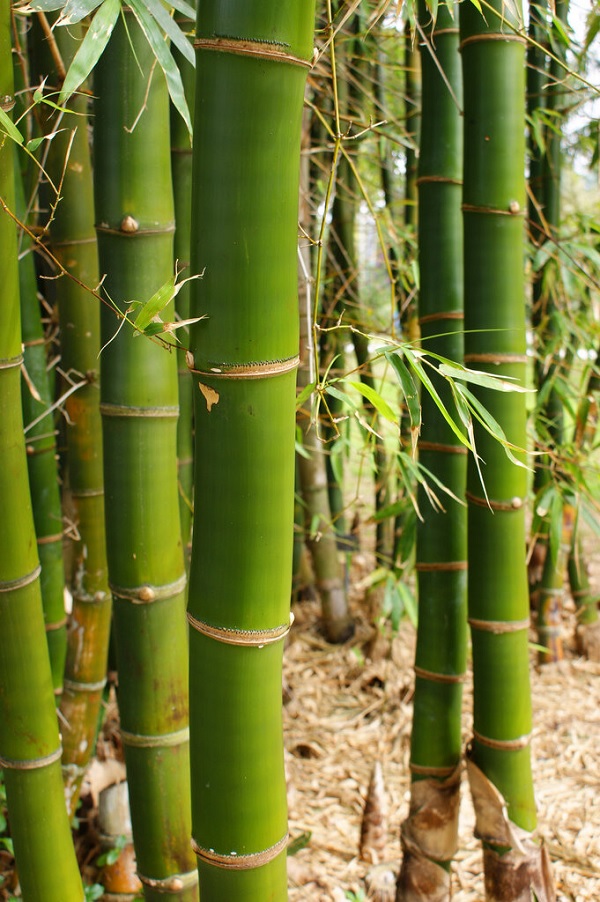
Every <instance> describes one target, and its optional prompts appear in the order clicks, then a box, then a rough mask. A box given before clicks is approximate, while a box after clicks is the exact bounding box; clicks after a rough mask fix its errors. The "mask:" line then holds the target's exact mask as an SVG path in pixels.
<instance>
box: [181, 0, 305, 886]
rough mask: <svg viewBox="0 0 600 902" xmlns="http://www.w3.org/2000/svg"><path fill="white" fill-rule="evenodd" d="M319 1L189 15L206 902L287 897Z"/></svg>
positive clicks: (269, 0) (194, 664)
mask: <svg viewBox="0 0 600 902" xmlns="http://www.w3.org/2000/svg"><path fill="white" fill-rule="evenodd" d="M313 25H314V3H312V2H306V0H290V2H287V3H285V4H281V3H278V2H275V0H264V2H262V3H260V4H257V3H252V4H222V3H220V2H217V0H201V2H200V3H199V5H198V22H197V30H196V47H197V50H198V55H197V66H198V69H197V82H196V85H197V87H196V114H195V129H196V136H197V137H196V140H195V143H194V196H193V208H192V261H193V265H192V271H193V272H200V271H202V270H204V277H203V279H202V280H201V281H197V282H195V283H194V287H193V293H192V315H203V314H207V315H208V318H207V320H205V321H204V322H202V323H200V324H197V325H195V326H193V327H192V336H191V354H190V365H191V369H192V375H193V383H194V411H195V422H196V451H195V479H194V483H195V486H196V491H197V496H198V497H197V502H196V510H195V523H194V537H193V547H192V563H191V570H190V590H189V612H188V616H189V619H190V622H191V625H192V629H191V633H190V729H191V750H192V755H191V760H192V812H193V815H192V821H193V841H194V847H195V849H196V853H197V855H198V869H199V875H200V895H201V898H202V900H203V902H216V900H221V899H244V900H245V902H264V900H265V899H272V900H274V902H280V900H284V899H286V898H287V886H286V883H287V881H286V851H285V847H286V838H287V810H286V798H285V778H284V771H283V743H282V722H281V665H282V651H283V642H282V639H283V636H284V635H285V633H286V632H287V629H288V627H289V617H290V615H289V597H290V577H291V561H292V528H293V516H294V511H293V507H294V434H295V390H296V368H297V363H298V310H297V248H296V243H297V221H298V220H297V217H298V171H299V153H300V135H301V122H302V104H303V96H304V83H305V79H306V73H307V71H308V68H309V67H310V61H311V58H312V52H313V50H312V48H313V43H312V33H313Z"/></svg>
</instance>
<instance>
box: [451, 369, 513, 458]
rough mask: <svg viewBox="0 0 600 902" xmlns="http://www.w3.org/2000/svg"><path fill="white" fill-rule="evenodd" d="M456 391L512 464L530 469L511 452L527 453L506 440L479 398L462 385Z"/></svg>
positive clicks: (499, 426)
mask: <svg viewBox="0 0 600 902" xmlns="http://www.w3.org/2000/svg"><path fill="white" fill-rule="evenodd" d="M456 390H457V391H458V392H460V394H461V395H462V396H463V397H464V398H465V400H466V401H467V403H468V404H469V407H470V408H471V410H472V411H473V413H474V414H475V416H476V418H477V420H478V421H479V422H480V423H481V425H482V426H483V428H484V429H485V430H486V431H487V432H489V434H490V435H491V436H492V438H495V439H496V441H498V442H500V444H501V445H502V447H503V448H504V451H505V453H506V456H507V457H508V459H509V460H510V461H511V463H513V464H515V466H517V467H523V469H525V470H528V469H530V468H529V467H528V466H527V464H525V463H523V461H521V460H518V458H516V457H515V456H514V454H513V453H512V450H511V449H514V450H515V451H520V452H522V453H525V451H524V449H523V448H517V446H516V445H513V444H512V443H511V442H509V441H508V439H507V438H506V435H505V432H504V430H503V429H502V427H501V425H500V423H499V422H498V420H496V419H495V418H494V417H493V416H492V414H491V413H490V412H489V410H488V409H487V408H486V407H484V405H483V404H482V403H481V401H480V400H479V398H476V397H475V395H474V394H473V393H472V392H470V391H469V389H468V388H467V387H466V386H465V385H461V384H460V383H457V384H456Z"/></svg>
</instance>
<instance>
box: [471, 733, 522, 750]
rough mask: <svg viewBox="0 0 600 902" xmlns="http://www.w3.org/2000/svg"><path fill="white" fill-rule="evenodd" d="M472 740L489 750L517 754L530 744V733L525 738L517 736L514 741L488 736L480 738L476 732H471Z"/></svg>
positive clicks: (479, 734)
mask: <svg viewBox="0 0 600 902" xmlns="http://www.w3.org/2000/svg"><path fill="white" fill-rule="evenodd" d="M473 739H474V740H475V741H476V742H479V743H480V745H485V746H487V747H488V748H490V749H498V750H499V751H504V752H518V751H520V750H521V749H526V748H527V746H528V745H529V743H530V742H531V733H527V734H526V735H525V736H518V737H517V738H516V739H491V738H490V737H489V736H482V735H481V733H478V732H477V731H476V730H473Z"/></svg>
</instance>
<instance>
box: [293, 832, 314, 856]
mask: <svg viewBox="0 0 600 902" xmlns="http://www.w3.org/2000/svg"><path fill="white" fill-rule="evenodd" d="M311 837H312V832H311V831H310V830H305V831H304V832H303V833H299V834H298V836H294V838H293V839H290V841H289V843H288V847H287V853H288V855H295V854H296V853H297V852H299V851H300V850H301V849H304V848H306V846H307V845H308V844H309V842H310V840H311Z"/></svg>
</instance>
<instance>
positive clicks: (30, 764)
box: [0, 746, 62, 770]
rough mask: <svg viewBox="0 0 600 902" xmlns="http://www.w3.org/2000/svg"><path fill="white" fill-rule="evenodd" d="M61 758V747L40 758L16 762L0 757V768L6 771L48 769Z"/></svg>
mask: <svg viewBox="0 0 600 902" xmlns="http://www.w3.org/2000/svg"><path fill="white" fill-rule="evenodd" d="M61 758H62V746H59V747H58V748H57V749H56V751H54V752H51V753H50V754H49V755H44V756H43V757H41V758H27V759H24V760H22V761H16V760H14V759H13V758H2V757H0V768H5V769H6V770H37V768H39V767H48V766H49V765H50V764H54V762H55V761H60V759H61Z"/></svg>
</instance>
